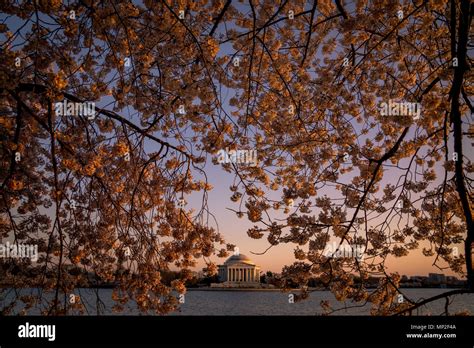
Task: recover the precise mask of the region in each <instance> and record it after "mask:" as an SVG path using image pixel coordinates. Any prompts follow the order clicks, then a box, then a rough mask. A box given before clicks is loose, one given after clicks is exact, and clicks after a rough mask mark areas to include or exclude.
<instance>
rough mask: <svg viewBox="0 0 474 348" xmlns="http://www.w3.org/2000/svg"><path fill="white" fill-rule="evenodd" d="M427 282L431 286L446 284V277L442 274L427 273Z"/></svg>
mask: <svg viewBox="0 0 474 348" xmlns="http://www.w3.org/2000/svg"><path fill="white" fill-rule="evenodd" d="M428 281H429V282H430V283H431V284H446V276H445V275H444V274H438V273H429V274H428Z"/></svg>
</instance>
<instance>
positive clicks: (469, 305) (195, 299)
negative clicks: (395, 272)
mask: <svg viewBox="0 0 474 348" xmlns="http://www.w3.org/2000/svg"><path fill="white" fill-rule="evenodd" d="M10 290H12V289H10ZM37 291H38V289H22V290H21V291H20V290H16V293H17V295H18V294H21V295H26V294H31V293H32V292H33V293H37ZM402 291H403V292H404V293H405V294H406V296H407V297H409V298H410V299H412V300H420V299H426V298H429V297H431V296H435V295H437V294H440V293H443V292H445V291H446V289H402ZM77 294H79V296H80V298H81V300H82V301H83V303H84V304H85V305H86V308H87V312H88V313H89V314H91V315H95V314H96V313H97V295H98V296H99V298H100V300H101V301H102V302H103V305H104V308H105V310H104V312H103V313H102V314H109V315H112V314H116V313H113V312H112V306H113V305H114V301H113V300H112V297H111V296H112V290H111V289H99V290H92V289H78V290H77ZM3 295H4V298H3V299H0V308H3V307H4V306H5V305H7V304H8V303H10V302H11V300H12V299H13V298H14V297H15V294H14V291H13V290H12V291H9V292H8V293H7V294H3ZM49 295H51V296H52V294H49ZM51 296H48V294H46V295H44V297H45V298H48V297H49V298H51ZM451 299H452V303H451V305H450V307H449V311H450V314H454V313H456V312H459V311H465V310H468V311H469V312H470V314H471V315H472V314H474V294H463V295H456V296H454V297H451ZM323 300H326V301H329V303H330V304H331V306H332V308H334V309H336V308H344V307H350V306H354V305H359V306H360V305H361V304H356V303H353V302H350V301H347V302H345V303H344V302H338V301H336V299H335V298H334V296H333V295H332V294H331V293H330V292H329V291H315V292H312V293H311V295H310V297H309V298H308V299H306V300H304V301H302V302H296V303H288V293H282V292H278V291H202V290H190V291H188V292H187V293H186V296H185V303H184V304H182V305H181V307H180V310H179V312H175V313H172V314H171V315H320V314H323V311H322V309H321V306H320V302H321V301H323ZM444 305H445V301H444V299H442V300H440V301H436V302H433V303H430V304H428V305H427V306H424V307H423V308H421V309H420V310H419V311H418V313H413V314H420V315H440V314H442V313H443V312H444ZM369 311H370V305H366V306H363V307H356V308H347V309H342V310H339V311H337V312H336V313H335V314H336V315H368V314H369ZM29 314H39V310H38V309H37V310H31V311H30V312H29ZM127 314H128V315H138V314H140V313H139V312H138V311H137V310H136V309H135V306H134V305H133V303H129V304H128V305H127V306H126V307H125V309H124V311H123V312H121V313H119V315H127Z"/></svg>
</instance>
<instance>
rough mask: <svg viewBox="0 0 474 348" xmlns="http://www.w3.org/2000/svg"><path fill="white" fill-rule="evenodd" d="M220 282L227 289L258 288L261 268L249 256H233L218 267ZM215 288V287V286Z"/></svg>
mask: <svg viewBox="0 0 474 348" xmlns="http://www.w3.org/2000/svg"><path fill="white" fill-rule="evenodd" d="M217 274H218V276H219V281H220V282H221V283H223V284H222V285H221V286H226V287H247V286H248V287H256V286H259V284H260V267H258V266H257V265H256V264H255V263H254V262H252V260H250V258H249V257H248V256H245V255H243V254H237V255H232V256H231V257H229V258H228V259H227V260H226V261H225V262H224V264H223V265H219V266H218V273H217ZM214 286H215V285H214Z"/></svg>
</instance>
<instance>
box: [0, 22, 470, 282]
mask: <svg viewBox="0 0 474 348" xmlns="http://www.w3.org/2000/svg"><path fill="white" fill-rule="evenodd" d="M0 19H1V17H0ZM9 24H11V23H9ZM17 24H20V22H18V23H17ZM230 50H231V48H230V46H222V47H221V51H220V52H219V55H223V54H230ZM227 92H229V91H227ZM223 95H224V96H226V97H225V99H226V100H223V101H221V102H222V105H223V107H224V108H227V110H226V111H227V112H228V113H230V111H231V110H230V106H229V105H228V100H229V99H230V97H231V96H232V95H233V93H232V92H230V93H226V91H224V93H223ZM107 103H108V101H107V100H103V101H102V103H100V104H99V106H103V105H106V104H107ZM130 112H131V113H133V110H130ZM467 149H470V150H471V151H472V147H469V146H468V147H467ZM471 154H472V152H471ZM466 155H467V156H468V157H469V154H466ZM205 170H206V174H207V176H208V181H209V183H211V184H212V185H213V187H214V189H213V190H211V191H209V192H208V207H209V210H210V211H211V212H212V214H213V215H214V217H215V218H216V220H217V224H214V223H213V222H212V221H211V223H210V224H211V226H213V227H215V228H216V229H218V231H219V232H220V233H221V234H222V235H223V237H224V238H225V240H226V242H228V243H231V244H235V245H236V246H237V247H238V248H239V251H240V253H242V254H246V255H247V256H249V257H250V258H251V259H252V260H253V261H254V262H255V263H256V264H257V265H259V266H260V268H261V270H262V271H264V272H265V271H272V272H281V270H282V268H283V267H284V266H285V265H290V264H292V263H293V262H294V261H295V259H294V256H293V249H294V247H295V245H293V244H291V245H287V244H285V245H278V246H275V247H273V248H271V249H269V250H268V251H266V252H265V253H264V251H265V250H266V249H267V248H268V246H269V244H268V242H267V241H266V239H265V238H262V239H260V240H255V239H251V238H250V237H248V236H247V233H246V232H247V230H248V229H249V228H250V227H252V226H253V225H254V224H253V223H251V222H250V221H248V220H247V218H246V216H245V215H244V217H243V218H238V217H237V216H236V214H235V213H234V212H233V211H232V210H231V209H234V210H238V203H233V202H232V201H231V200H230V196H231V191H230V189H229V187H230V186H231V185H232V184H233V180H234V174H232V173H228V172H226V171H224V170H223V169H222V168H221V166H220V165H215V164H213V163H212V161H208V162H207V164H206V167H205ZM391 176H392V174H390V173H388V176H387V179H384V181H385V180H391ZM201 198H202V197H201V195H200V194H199V193H198V194H194V195H193V196H191V197H187V200H188V206H187V208H196V209H197V208H198V207H200V203H201ZM313 213H315V214H317V212H315V210H313ZM422 247H423V244H421V245H420V248H419V249H418V250H417V251H416V252H411V253H410V255H408V256H406V257H402V258H395V257H392V258H390V259H388V260H387V263H386V265H387V268H388V272H398V273H399V274H406V275H424V274H428V273H445V274H447V275H450V274H453V273H452V272H448V271H447V270H444V271H441V270H440V269H438V268H437V267H435V266H433V265H432V263H433V260H434V257H425V256H424V255H422V253H421V249H422ZM460 252H461V253H462V249H461V250H460ZM262 253H263V254H262ZM211 259H212V260H213V261H215V262H216V263H218V264H221V263H223V262H224V261H225V258H217V257H212V258H211ZM204 266H205V263H204V261H202V260H200V261H199V262H198V265H197V267H196V270H200V269H201V268H203V267H204Z"/></svg>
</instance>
